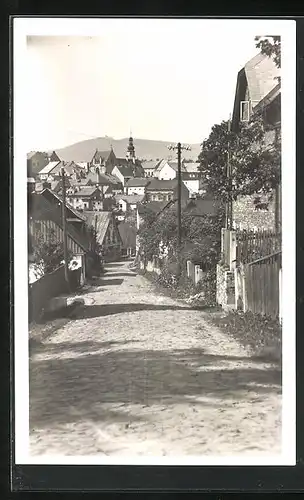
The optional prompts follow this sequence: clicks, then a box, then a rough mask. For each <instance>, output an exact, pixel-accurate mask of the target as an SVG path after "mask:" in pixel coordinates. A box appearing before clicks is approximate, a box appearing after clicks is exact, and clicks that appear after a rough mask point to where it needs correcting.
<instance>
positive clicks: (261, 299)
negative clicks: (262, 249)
mask: <svg viewBox="0 0 304 500" xmlns="http://www.w3.org/2000/svg"><path fill="white" fill-rule="evenodd" d="M281 266H282V252H281V251H278V252H275V253H273V254H270V255H267V256H265V257H262V258H260V259H257V260H255V261H253V262H250V263H248V264H246V265H245V268H244V271H245V280H246V287H245V288H246V309H247V310H249V311H251V312H253V313H257V314H263V315H266V316H270V317H272V318H279V316H280V272H281Z"/></svg>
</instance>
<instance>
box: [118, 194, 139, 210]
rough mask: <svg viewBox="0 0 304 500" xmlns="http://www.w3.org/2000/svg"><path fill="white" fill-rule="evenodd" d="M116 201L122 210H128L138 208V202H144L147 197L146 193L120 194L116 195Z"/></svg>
mask: <svg viewBox="0 0 304 500" xmlns="http://www.w3.org/2000/svg"><path fill="white" fill-rule="evenodd" d="M115 199H116V203H117V205H118V208H119V210H121V211H122V212H125V213H126V212H128V211H129V210H136V208H137V204H138V203H142V202H143V200H144V199H145V195H142V194H130V195H127V194H122V195H120V194H118V195H116V196H115Z"/></svg>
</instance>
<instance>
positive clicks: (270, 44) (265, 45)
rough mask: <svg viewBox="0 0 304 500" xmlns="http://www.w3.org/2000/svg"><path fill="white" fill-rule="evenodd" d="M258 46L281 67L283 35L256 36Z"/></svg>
mask: <svg viewBox="0 0 304 500" xmlns="http://www.w3.org/2000/svg"><path fill="white" fill-rule="evenodd" d="M255 41H256V42H257V43H256V48H257V49H259V50H260V51H261V53H262V54H265V55H266V56H268V57H271V58H272V59H273V60H274V63H275V65H276V66H277V67H278V68H280V67H281V37H280V36H256V37H255Z"/></svg>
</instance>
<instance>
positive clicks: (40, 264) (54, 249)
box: [31, 230, 72, 277]
mask: <svg viewBox="0 0 304 500" xmlns="http://www.w3.org/2000/svg"><path fill="white" fill-rule="evenodd" d="M31 250H32V258H33V264H34V266H35V274H36V276H37V277H41V276H43V275H44V274H46V273H51V272H52V271H55V270H56V269H57V268H58V267H59V266H60V265H61V264H62V261H63V260H64V251H63V243H62V242H59V241H58V240H57V239H56V237H55V232H54V231H50V233H49V237H48V239H47V240H46V239H45V237H44V234H43V233H42V231H41V230H38V231H36V233H35V237H34V238H33V240H32V242H31ZM68 257H69V260H70V258H71V257H72V252H70V251H68Z"/></svg>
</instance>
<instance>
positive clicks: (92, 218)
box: [83, 211, 122, 261]
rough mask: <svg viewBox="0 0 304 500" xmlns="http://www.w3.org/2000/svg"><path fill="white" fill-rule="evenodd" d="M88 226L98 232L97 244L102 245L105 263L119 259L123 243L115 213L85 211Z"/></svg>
mask: <svg viewBox="0 0 304 500" xmlns="http://www.w3.org/2000/svg"><path fill="white" fill-rule="evenodd" d="M83 215H84V217H85V219H86V224H87V225H88V226H89V227H92V228H93V229H94V231H95V232H96V239H97V243H98V244H99V245H101V248H102V253H103V257H104V259H105V261H111V260H115V259H119V258H120V256H121V250H122V241H121V237H120V234H119V231H118V226H117V222H116V220H115V217H114V214H113V212H105V211H103V212H95V211H84V212H83Z"/></svg>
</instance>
